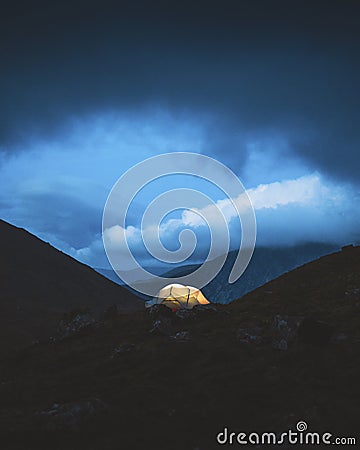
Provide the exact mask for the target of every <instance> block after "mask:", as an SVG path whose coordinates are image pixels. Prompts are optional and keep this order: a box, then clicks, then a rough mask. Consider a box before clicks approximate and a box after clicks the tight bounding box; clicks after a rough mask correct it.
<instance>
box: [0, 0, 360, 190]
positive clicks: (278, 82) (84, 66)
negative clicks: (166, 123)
mask: <svg viewBox="0 0 360 450" xmlns="http://www.w3.org/2000/svg"><path fill="white" fill-rule="evenodd" d="M132 3H133V2H127V1H125V2H121V5H120V4H119V2H114V1H105V3H103V2H101V3H100V2H96V1H95V2H91V5H90V4H89V2H85V1H84V0H83V1H80V0H75V1H74V2H72V5H71V12H70V11H69V10H68V9H67V8H66V7H59V6H57V5H52V6H51V7H48V6H46V5H44V4H43V2H42V3H41V4H39V5H34V4H33V2H32V4H31V5H30V4H29V5H28V4H25V3H24V4H23V5H22V14H21V15H19V14H18V11H17V9H16V8H14V7H12V6H11V5H8V7H7V9H6V10H5V11H3V14H2V18H1V24H0V25H1V29H2V35H3V36H4V38H5V39H6V46H5V45H4V46H3V47H2V50H1V52H2V53H1V56H2V61H6V64H5V63H4V64H3V66H2V83H1V86H0V94H1V98H2V111H3V112H2V113H1V115H0V149H1V150H2V152H4V153H6V154H11V153H14V152H19V151H26V150H27V149H26V145H24V144H26V143H28V141H29V140H31V139H35V140H37V141H38V140H39V139H44V140H45V141H48V140H52V139H53V138H54V136H59V135H60V136H61V135H64V134H65V133H67V132H68V126H67V124H68V122H69V120H70V119H72V118H83V117H88V116H89V115H91V114H93V115H97V114H101V113H102V112H104V111H107V112H108V111H115V112H121V113H122V114H124V115H128V116H130V117H131V115H132V114H133V113H134V112H135V113H136V112H138V111H140V110H142V109H144V108H154V107H155V108H159V109H165V110H168V111H171V114H173V115H174V116H175V117H176V116H177V117H179V115H180V116H181V115H182V116H184V115H186V114H189V115H191V117H202V116H207V117H211V120H212V121H213V126H212V127H210V128H209V129H207V130H206V138H207V139H206V148H207V150H206V151H207V153H208V154H211V155H214V156H217V157H220V158H221V159H222V160H223V161H225V162H228V163H229V164H230V165H231V166H232V167H235V166H236V165H239V164H241V161H242V160H243V159H244V158H246V157H247V155H248V148H247V146H246V143H247V142H248V141H249V135H252V136H254V135H256V134H261V135H262V136H271V135H273V134H274V133H275V134H277V135H279V136H285V137H286V139H288V141H289V144H290V145H289V149H288V151H289V152H292V153H293V154H295V155H297V156H298V157H299V158H300V159H301V160H303V161H305V162H306V163H307V164H309V166H311V167H312V169H313V170H318V171H320V172H322V173H323V172H324V173H328V174H331V175H332V176H336V177H338V178H339V179H341V180H345V179H351V181H352V182H353V183H356V182H357V180H358V170H359V165H358V148H359V144H360V136H359V131H358V127H357V121H358V116H359V105H360V101H359V100H360V93H359V86H358V82H357V80H358V79H359V74H360V66H359V60H358V58H357V55H358V53H359V47H360V34H359V30H358V23H357V17H358V4H357V2H347V7H344V6H343V4H342V3H340V2H337V1H322V0H320V1H317V2H309V3H308V4H304V2H291V4H290V3H289V2H285V1H281V0H279V1H275V2H271V4H270V3H269V2H268V1H260V0H255V1H254V0H253V1H242V2H235V1H234V2H233V1H230V2H228V4H227V5H226V7H224V6H223V5H220V4H219V3H217V2H208V1H207V2H202V1H200V2H196V4H194V2H191V3H190V2H187V1H185V2H180V3H179V4H178V5H174V4H171V5H170V4H168V3H166V2H155V3H154V2H152V4H151V7H150V6H149V3H148V2H145V1H140V2H136V5H135V4H132ZM49 23H51V24H52V26H51V27H49ZM64 30H66V33H64ZM9 55H11V57H9ZM181 120H182V119H181ZM84 138H86V136H85V135H84ZM253 140H254V139H253V138H251V139H250V141H253ZM158 151H161V150H160V149H158ZM260 182H261V181H260V180H259V183H260Z"/></svg>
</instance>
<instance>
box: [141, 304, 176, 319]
mask: <svg viewBox="0 0 360 450" xmlns="http://www.w3.org/2000/svg"><path fill="white" fill-rule="evenodd" d="M146 312H147V313H148V314H149V315H150V316H151V317H169V318H171V317H173V315H174V313H173V312H172V310H171V309H170V308H168V307H167V306H165V305H153V306H150V308H147V309H146Z"/></svg>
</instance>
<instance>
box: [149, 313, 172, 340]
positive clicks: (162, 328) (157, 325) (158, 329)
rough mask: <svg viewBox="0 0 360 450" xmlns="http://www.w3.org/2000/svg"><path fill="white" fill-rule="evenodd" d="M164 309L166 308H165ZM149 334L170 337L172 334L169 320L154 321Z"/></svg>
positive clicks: (163, 318)
mask: <svg viewBox="0 0 360 450" xmlns="http://www.w3.org/2000/svg"><path fill="white" fill-rule="evenodd" d="M165 308H166V306H165ZM150 333H155V334H161V335H165V336H171V335H172V334H173V330H172V324H171V320H170V319H169V318H167V317H161V318H159V319H156V320H155V322H154V323H153V327H152V328H151V330H150Z"/></svg>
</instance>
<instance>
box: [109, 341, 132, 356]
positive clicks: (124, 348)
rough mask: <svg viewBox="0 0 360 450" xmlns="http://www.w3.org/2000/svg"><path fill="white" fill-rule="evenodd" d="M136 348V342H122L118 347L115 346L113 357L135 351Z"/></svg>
mask: <svg viewBox="0 0 360 450" xmlns="http://www.w3.org/2000/svg"><path fill="white" fill-rule="evenodd" d="M135 350H136V345H135V344H121V345H119V346H118V347H115V348H114V350H113V352H112V355H111V359H113V358H115V357H116V356H119V355H120V354H122V353H129V352H133V351H135Z"/></svg>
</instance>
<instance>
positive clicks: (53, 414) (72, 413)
mask: <svg viewBox="0 0 360 450" xmlns="http://www.w3.org/2000/svg"><path fill="white" fill-rule="evenodd" d="M107 410H108V407H107V405H106V404H105V403H104V402H103V401H101V400H99V399H98V398H90V399H87V400H81V401H78V402H70V403H63V404H59V403H54V404H53V405H52V406H51V407H50V408H49V409H46V410H44V411H40V412H38V413H37V414H36V417H37V419H38V420H39V424H40V426H41V428H43V429H45V430H48V431H78V430H79V429H80V428H81V427H82V426H83V425H84V424H86V422H88V421H89V420H90V419H91V418H94V417H97V416H99V415H101V414H104V413H106V411H107Z"/></svg>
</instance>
